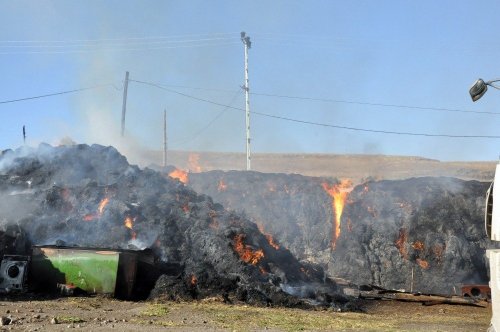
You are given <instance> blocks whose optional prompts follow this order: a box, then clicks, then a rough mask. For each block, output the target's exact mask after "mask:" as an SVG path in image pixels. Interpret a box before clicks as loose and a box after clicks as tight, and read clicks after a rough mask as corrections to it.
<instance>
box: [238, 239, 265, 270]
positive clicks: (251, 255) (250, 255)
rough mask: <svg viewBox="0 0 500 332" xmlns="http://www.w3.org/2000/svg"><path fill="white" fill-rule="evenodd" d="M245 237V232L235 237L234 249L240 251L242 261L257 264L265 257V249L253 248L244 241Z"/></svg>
mask: <svg viewBox="0 0 500 332" xmlns="http://www.w3.org/2000/svg"><path fill="white" fill-rule="evenodd" d="M244 238H245V235H244V234H238V235H236V236H235V237H234V239H233V240H234V250H235V251H236V252H237V253H238V255H239V256H240V259H241V260H242V261H244V262H245V263H250V264H252V265H256V264H257V263H258V262H259V261H260V260H261V259H262V257H264V251H262V249H259V250H255V251H254V250H252V248H251V247H250V246H247V245H246V244H244V243H243V239H244Z"/></svg>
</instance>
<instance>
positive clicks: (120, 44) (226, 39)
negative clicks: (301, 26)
mask: <svg viewBox="0 0 500 332" xmlns="http://www.w3.org/2000/svg"><path fill="white" fill-rule="evenodd" d="M229 40H238V41H239V40H240V37H224V38H202V39H186V40H153V41H134V42H127V43H123V42H121V43H105V44H104V43H97V44H81V43H80V44H69V45H34V44H31V45H18V44H16V45H1V42H0V48H71V47H75V48H76V47H101V46H115V47H128V46H141V45H162V44H181V43H184V44H186V43H199V42H210V41H229Z"/></svg>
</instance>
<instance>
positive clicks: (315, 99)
mask: <svg viewBox="0 0 500 332" xmlns="http://www.w3.org/2000/svg"><path fill="white" fill-rule="evenodd" d="M252 94H254V95H256V96H265V97H278V98H287V99H300V100H314V101H322V102H329V103H344V104H355V105H368V106H382V107H394V108H408V109H417V110H429V111H439V112H458V113H474V114H492V115H500V113H499V112H488V111H467V110H460V109H452V108H442V107H425V106H411V105H399V104H384V103H370V102H362V101H352V100H340V99H328V98H314V97H300V96H287V95H278V94H271V93H257V92H252Z"/></svg>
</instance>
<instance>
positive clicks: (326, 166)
mask: <svg viewBox="0 0 500 332" xmlns="http://www.w3.org/2000/svg"><path fill="white" fill-rule="evenodd" d="M245 158H246V157H245V155H244V154H242V153H222V152H186V151H169V154H168V164H169V165H174V166H176V167H178V168H181V169H185V170H189V171H191V172H205V171H212V170H224V171H227V170H244V169H245V167H246V161H245ZM129 159H130V160H129V161H130V162H131V163H138V164H139V165H140V166H148V165H151V164H156V165H161V162H162V153H161V152H160V151H149V152H147V151H145V152H143V153H142V154H141V155H140V156H133V157H130V158H129ZM495 165H496V162H495V161H439V160H434V159H427V158H421V157H407V156H386V155H335V154H280V153H255V154H253V155H252V170H254V171H259V172H264V173H286V174H291V173H294V174H302V175H306V176H321V177H336V178H347V179H351V180H352V181H353V182H354V183H355V184H357V183H360V182H363V181H364V180H368V179H373V180H398V179H407V178H412V177H422V176H447V177H455V178H459V179H463V180H478V181H492V180H493V176H494V171H495Z"/></svg>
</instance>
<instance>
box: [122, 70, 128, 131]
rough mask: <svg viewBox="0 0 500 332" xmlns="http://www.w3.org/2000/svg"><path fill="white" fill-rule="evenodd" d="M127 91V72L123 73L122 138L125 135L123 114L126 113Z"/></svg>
mask: <svg viewBox="0 0 500 332" xmlns="http://www.w3.org/2000/svg"><path fill="white" fill-rule="evenodd" d="M127 90H128V71H127V72H125V82H124V83H123V105H122V137H123V135H124V134H125V113H126V111H127Z"/></svg>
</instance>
